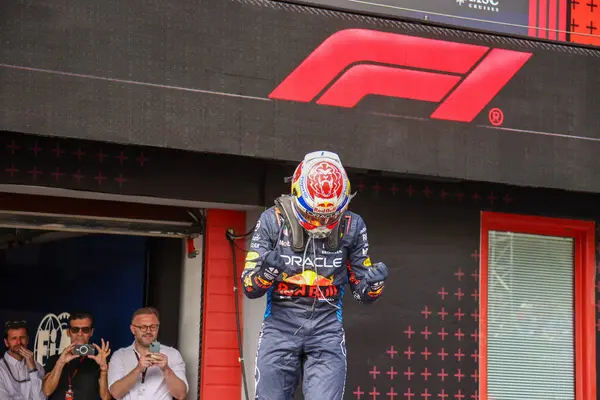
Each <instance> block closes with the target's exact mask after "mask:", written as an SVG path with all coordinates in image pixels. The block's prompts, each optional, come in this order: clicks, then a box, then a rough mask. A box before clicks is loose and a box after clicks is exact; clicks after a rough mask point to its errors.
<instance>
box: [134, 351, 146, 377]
mask: <svg viewBox="0 0 600 400" xmlns="http://www.w3.org/2000/svg"><path fill="white" fill-rule="evenodd" d="M133 354H135V358H137V360H138V362H140V356H139V355H138V353H137V351H135V350H134V351H133ZM146 371H147V368H144V370H143V371H142V383H144V381H145V380H146Z"/></svg>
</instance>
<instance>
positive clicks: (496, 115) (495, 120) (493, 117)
mask: <svg viewBox="0 0 600 400" xmlns="http://www.w3.org/2000/svg"><path fill="white" fill-rule="evenodd" d="M488 117H489V119H490V123H491V124H492V125H494V126H500V125H502V123H503V122H504V113H503V112H502V110H501V109H499V108H492V109H491V110H490V113H489V114H488Z"/></svg>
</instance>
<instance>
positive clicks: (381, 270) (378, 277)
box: [365, 262, 388, 286]
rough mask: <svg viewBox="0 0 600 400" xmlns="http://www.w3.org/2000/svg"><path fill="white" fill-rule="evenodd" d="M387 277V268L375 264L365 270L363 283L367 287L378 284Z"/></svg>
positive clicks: (381, 264)
mask: <svg viewBox="0 0 600 400" xmlns="http://www.w3.org/2000/svg"><path fill="white" fill-rule="evenodd" d="M387 277H388V267H387V265H385V264H384V263H381V262H380V263H377V264H376V265H374V266H372V267H371V268H369V269H368V270H367V274H366V275H365V281H366V282H367V284H368V285H369V286H371V285H375V284H379V283H381V282H383V281H385V280H386V279H387Z"/></svg>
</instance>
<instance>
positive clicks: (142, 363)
mask: <svg viewBox="0 0 600 400" xmlns="http://www.w3.org/2000/svg"><path fill="white" fill-rule="evenodd" d="M152 365H153V362H152V358H151V357H150V354H146V355H145V356H144V357H140V360H139V361H138V365H137V368H138V370H139V371H140V372H141V371H145V370H146V368H148V367H151V366H152Z"/></svg>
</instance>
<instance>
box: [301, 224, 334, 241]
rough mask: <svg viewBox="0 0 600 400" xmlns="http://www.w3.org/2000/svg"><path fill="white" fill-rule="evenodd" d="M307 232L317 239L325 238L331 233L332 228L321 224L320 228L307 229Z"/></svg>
mask: <svg viewBox="0 0 600 400" xmlns="http://www.w3.org/2000/svg"><path fill="white" fill-rule="evenodd" d="M306 232H307V233H308V236H312V237H313V238H315V239H325V238H326V237H327V236H329V235H330V234H331V229H329V228H327V227H324V226H320V227H318V228H314V229H311V230H310V231H309V230H306Z"/></svg>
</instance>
